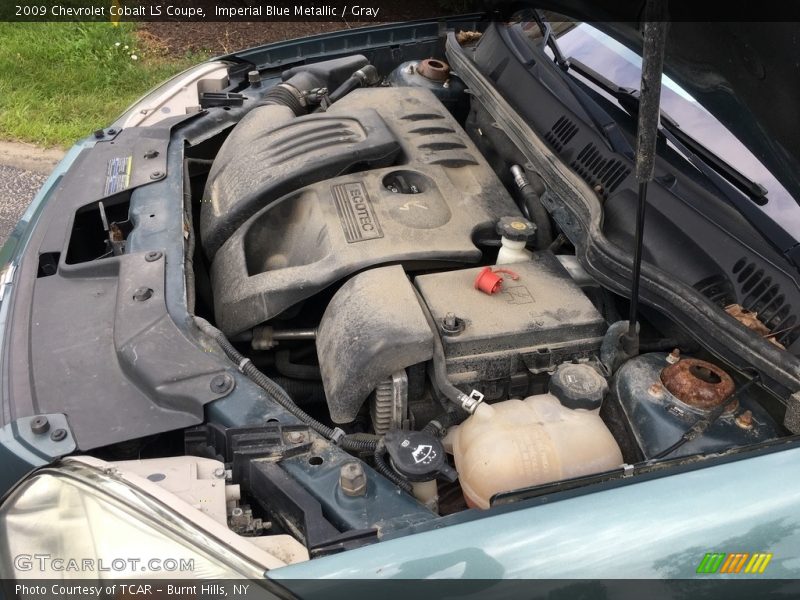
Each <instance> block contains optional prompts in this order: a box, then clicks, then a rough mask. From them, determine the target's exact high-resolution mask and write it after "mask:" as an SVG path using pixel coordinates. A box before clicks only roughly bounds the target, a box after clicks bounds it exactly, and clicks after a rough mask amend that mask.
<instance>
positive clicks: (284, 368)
mask: <svg viewBox="0 0 800 600" xmlns="http://www.w3.org/2000/svg"><path fill="white" fill-rule="evenodd" d="M275 368H276V369H277V370H278V373H280V374H281V375H285V376H286V377H292V378H294V379H309V380H316V381H319V380H320V379H322V375H320V372H319V367H316V366H314V365H298V364H296V363H293V362H292V361H291V359H290V358H289V351H288V350H277V351H276V352H275Z"/></svg>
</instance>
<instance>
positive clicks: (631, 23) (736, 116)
mask: <svg viewBox="0 0 800 600" xmlns="http://www.w3.org/2000/svg"><path fill="white" fill-rule="evenodd" d="M685 4H686V3H683V4H681V5H678V6H677V8H675V9H674V10H673V7H672V6H670V9H669V10H670V11H671V12H670V13H668V14H669V18H670V20H671V22H670V25H669V30H668V38H667V48H666V56H665V61H664V71H665V73H666V74H667V75H669V76H670V77H671V78H672V79H673V80H675V81H676V82H677V83H678V84H680V85H681V86H682V87H683V88H684V89H685V90H686V91H687V92H689V93H690V94H691V95H692V96H694V98H695V99H697V101H698V102H700V104H702V105H703V106H704V107H705V108H706V109H707V110H708V111H709V112H710V113H711V114H713V115H714V116H715V117H716V118H717V119H718V120H719V121H720V122H721V123H722V124H724V125H725V126H726V127H728V129H729V130H730V131H731V132H732V133H733V134H734V135H736V137H738V138H739V139H740V140H741V141H742V143H744V144H745V145H746V146H747V147H748V148H749V149H750V151H751V152H753V154H754V155H755V156H756V157H758V158H759V160H761V162H762V163H763V164H764V165H765V166H766V167H767V168H768V169H769V170H770V171H772V173H773V174H774V175H775V176H776V177H777V178H778V180H779V181H780V182H781V183H782V184H783V185H784V187H785V188H786V189H787V191H788V192H789V193H790V194H791V196H792V197H794V198H795V199H796V200H798V201H800V177H799V176H798V174H800V119H798V118H797V108H796V107H797V98H799V97H800V61H798V60H797V56H798V55H800V35H798V33H797V23H795V22H746V21H744V15H739V14H735V13H730V12H729V11H727V9H726V15H725V16H726V18H730V19H739V21H730V22H715V21H713V20H709V19H712V18H714V15H700V16H696V15H693V14H692V13H687V10H686V7H685V6H684V5H685ZM527 5H528V6H529V7H532V8H539V9H542V10H549V11H553V12H556V13H560V14H563V15H567V16H569V17H571V18H574V19H576V20H581V21H586V22H590V23H592V24H593V25H594V26H595V27H597V28H598V29H601V30H602V31H604V32H606V33H608V34H609V35H611V36H612V37H614V38H616V39H617V40H618V41H620V42H622V43H623V44H625V45H626V46H628V47H629V48H631V49H632V50H634V51H638V50H640V49H641V41H642V36H641V27H640V25H641V18H642V12H643V5H644V2H637V1H634V2H631V1H629V0H604V1H603V2H600V3H598V2H585V1H583V0H555V1H551V0H542V1H539V2H535V3H531V2H528V3H527ZM519 7H520V4H519V3H518V2H515V3H511V2H508V1H507V0H501V1H500V2H497V3H495V4H494V6H493V8H494V9H496V10H499V11H501V13H504V14H505V15H509V14H510V13H511V12H512V11H513V10H518V9H519ZM698 10H703V9H698ZM705 10H708V9H705ZM681 11H682V12H681ZM767 16H768V15H764V14H759V18H760V19H764V18H765V17H767ZM691 18H696V19H698V21H700V20H701V19H704V18H705V19H706V20H705V21H702V22H693V21H690V20H689V19H691Z"/></svg>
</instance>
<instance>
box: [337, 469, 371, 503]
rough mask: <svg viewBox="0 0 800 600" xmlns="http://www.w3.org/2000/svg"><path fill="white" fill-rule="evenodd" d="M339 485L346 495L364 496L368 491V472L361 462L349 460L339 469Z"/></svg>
mask: <svg viewBox="0 0 800 600" xmlns="http://www.w3.org/2000/svg"><path fill="white" fill-rule="evenodd" d="M339 487H341V488H342V492H344V494H345V495H346V496H351V497H356V496H363V495H364V494H366V493H367V474H366V473H364V467H362V466H361V463H359V462H355V461H352V462H348V463H346V464H344V465H342V468H341V469H340V470H339Z"/></svg>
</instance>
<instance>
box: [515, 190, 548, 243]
mask: <svg viewBox="0 0 800 600" xmlns="http://www.w3.org/2000/svg"><path fill="white" fill-rule="evenodd" d="M519 194H520V196H522V202H523V203H524V204H525V207H526V208H527V209H528V214H529V215H530V218H531V220H532V221H533V222H534V223H536V248H537V249H538V250H543V249H544V248H547V247H548V246H549V245H550V244H552V243H553V228H552V226H551V225H550V215H549V214H548V213H547V210H546V209H545V207H544V206H542V201H541V199H540V198H539V195H538V194H537V193H536V190H534V189H533V186H532V185H530V184H528V185H526V186H525V187H524V188H522V189H520V190H519Z"/></svg>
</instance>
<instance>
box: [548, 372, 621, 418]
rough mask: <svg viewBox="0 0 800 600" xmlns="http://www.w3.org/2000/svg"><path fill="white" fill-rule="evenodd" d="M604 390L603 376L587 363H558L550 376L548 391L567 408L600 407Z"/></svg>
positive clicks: (592, 408)
mask: <svg viewBox="0 0 800 600" xmlns="http://www.w3.org/2000/svg"><path fill="white" fill-rule="evenodd" d="M606 392H608V383H607V382H606V380H605V378H604V377H603V376H602V375H600V373H598V372H597V370H596V369H594V368H592V367H591V366H589V365H587V364H574V363H563V364H560V365H559V366H558V368H557V369H556V372H555V373H553V376H552V377H551V378H550V393H551V394H553V395H554V396H555V397H556V398H558V399H559V400H560V401H561V404H563V405H564V406H566V407H567V408H573V409H574V408H583V409H586V410H594V409H597V408H600V404H601V403H602V401H603V397H604V396H605V395H606Z"/></svg>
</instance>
